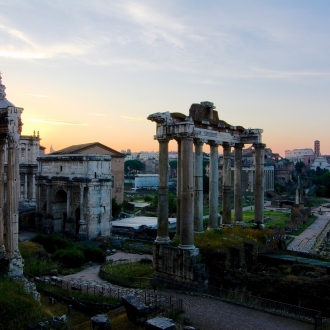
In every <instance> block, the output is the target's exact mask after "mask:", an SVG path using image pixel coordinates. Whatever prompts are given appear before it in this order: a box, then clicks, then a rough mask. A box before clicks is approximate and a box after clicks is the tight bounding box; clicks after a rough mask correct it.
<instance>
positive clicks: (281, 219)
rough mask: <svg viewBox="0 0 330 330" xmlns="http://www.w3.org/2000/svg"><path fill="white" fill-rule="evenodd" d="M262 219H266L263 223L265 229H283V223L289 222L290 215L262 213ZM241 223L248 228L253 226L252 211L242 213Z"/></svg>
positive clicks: (273, 212)
mask: <svg viewBox="0 0 330 330" xmlns="http://www.w3.org/2000/svg"><path fill="white" fill-rule="evenodd" d="M233 217H234V214H233ZM264 217H265V218H268V219H267V220H266V221H265V226H266V227H284V226H285V222H286V221H288V220H290V213H285V212H279V211H271V210H269V211H267V210H265V211H264ZM243 221H244V222H245V223H246V224H247V225H248V226H253V223H254V210H248V211H244V212H243Z"/></svg>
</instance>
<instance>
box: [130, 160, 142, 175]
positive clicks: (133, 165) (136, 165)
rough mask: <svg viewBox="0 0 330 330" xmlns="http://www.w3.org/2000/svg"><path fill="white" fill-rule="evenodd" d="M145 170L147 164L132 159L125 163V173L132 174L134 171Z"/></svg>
mask: <svg viewBox="0 0 330 330" xmlns="http://www.w3.org/2000/svg"><path fill="white" fill-rule="evenodd" d="M144 168H145V164H143V163H142V162H140V161H139V160H136V159H132V160H126V162H125V173H128V172H132V171H135V172H136V171H143V170H144Z"/></svg>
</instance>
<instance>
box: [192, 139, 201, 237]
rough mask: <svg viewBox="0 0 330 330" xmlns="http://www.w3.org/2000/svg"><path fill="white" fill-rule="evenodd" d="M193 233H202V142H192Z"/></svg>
mask: <svg viewBox="0 0 330 330" xmlns="http://www.w3.org/2000/svg"><path fill="white" fill-rule="evenodd" d="M194 145H195V161H194V165H195V166H194V178H195V180H194V181H195V182H194V183H195V185H194V188H195V189H194V231H195V232H196V233H202V232H203V142H201V141H200V140H199V139H198V140H195V141H194Z"/></svg>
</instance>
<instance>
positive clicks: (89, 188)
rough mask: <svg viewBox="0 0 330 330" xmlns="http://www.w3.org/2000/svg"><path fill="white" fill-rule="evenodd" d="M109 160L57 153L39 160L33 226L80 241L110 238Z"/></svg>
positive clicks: (99, 157)
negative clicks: (102, 237)
mask: <svg viewBox="0 0 330 330" xmlns="http://www.w3.org/2000/svg"><path fill="white" fill-rule="evenodd" d="M110 160H111V157H110V156H108V155H96V154H80V155H79V154H60V155H53V154H52V155H48V156H44V157H39V158H38V162H39V171H38V174H37V176H36V183H37V187H38V188H37V205H36V227H37V229H39V230H42V231H44V232H47V233H51V232H63V233H64V234H65V235H66V236H69V237H76V238H78V239H80V240H85V239H94V238H95V237H97V236H107V237H108V236H110V228H111V222H110V221H111V197H112V195H111V190H112V182H113V177H112V173H111V162H110Z"/></svg>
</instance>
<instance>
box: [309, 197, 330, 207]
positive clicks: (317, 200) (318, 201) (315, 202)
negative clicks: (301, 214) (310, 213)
mask: <svg viewBox="0 0 330 330" xmlns="http://www.w3.org/2000/svg"><path fill="white" fill-rule="evenodd" d="M328 203H329V201H328V200H326V199H323V198H321V197H311V196H308V204H309V205H308V206H310V207H315V206H319V205H322V204H328Z"/></svg>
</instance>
